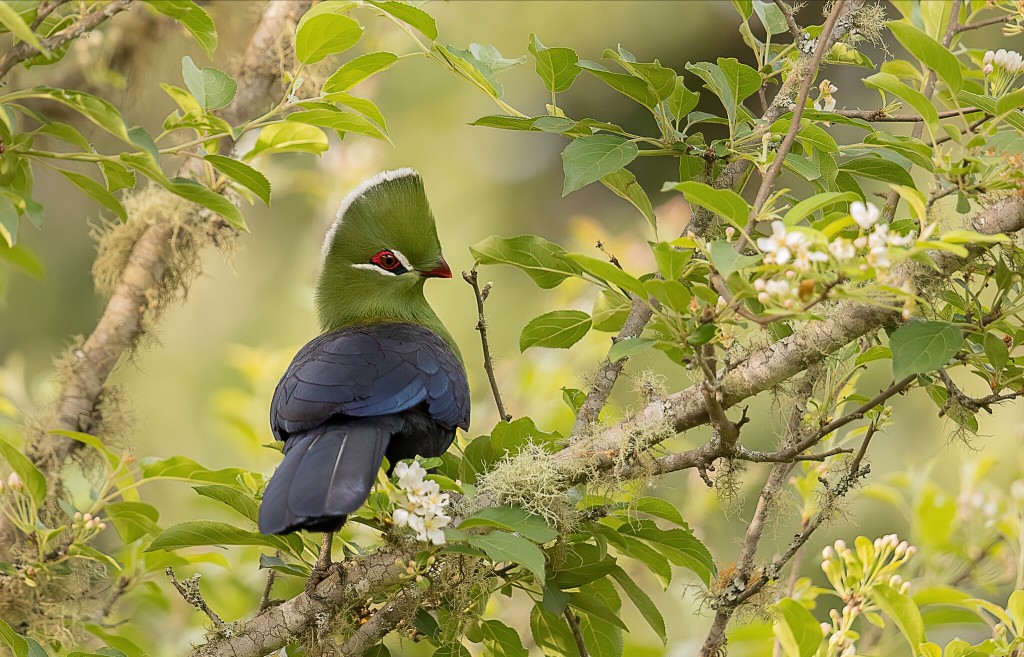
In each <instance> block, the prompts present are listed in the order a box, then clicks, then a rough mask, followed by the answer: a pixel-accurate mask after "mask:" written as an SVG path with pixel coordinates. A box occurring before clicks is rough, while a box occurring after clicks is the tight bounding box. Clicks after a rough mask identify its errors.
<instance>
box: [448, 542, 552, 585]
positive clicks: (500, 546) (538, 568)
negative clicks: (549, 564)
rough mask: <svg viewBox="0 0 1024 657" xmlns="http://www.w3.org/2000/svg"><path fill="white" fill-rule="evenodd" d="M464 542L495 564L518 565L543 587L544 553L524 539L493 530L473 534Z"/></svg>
mask: <svg viewBox="0 0 1024 657" xmlns="http://www.w3.org/2000/svg"><path fill="white" fill-rule="evenodd" d="M466 542H467V543H469V544H470V545H471V546H473V547H475V548H479V549H481V550H483V551H484V554H486V555H487V556H488V557H489V558H490V559H491V561H493V562H495V563H498V562H501V561H506V562H510V563H517V564H520V565H521V566H523V567H524V568H526V569H527V570H529V571H530V572H531V573H533V575H534V576H535V577H536V578H537V582H538V583H539V584H541V585H542V586H543V584H544V553H543V552H541V550H540V548H539V547H537V546H536V545H534V544H533V543H531V542H530V541H528V540H526V539H525V538H522V537H520V536H516V535H514V534H509V533H507V532H503V531H500V530H495V531H492V532H490V533H489V534H484V535H483V536H480V535H477V534H473V535H471V536H470V537H469V538H468V539H466Z"/></svg>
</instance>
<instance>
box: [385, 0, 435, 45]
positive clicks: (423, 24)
mask: <svg viewBox="0 0 1024 657" xmlns="http://www.w3.org/2000/svg"><path fill="white" fill-rule="evenodd" d="M369 2H370V4H371V5H373V6H374V7H377V8H378V9H380V10H382V11H386V12H387V13H389V14H391V15H392V16H394V17H395V18H397V19H398V20H400V21H402V22H403V23H408V24H409V25H411V26H412V27H414V28H415V29H416V30H418V31H419V32H420V33H422V34H423V35H424V36H426V37H427V38H428V39H430V40H431V41H433V40H434V39H436V38H437V23H436V22H435V21H434V18H433V17H432V16H431V15H430V14H428V13H427V12H425V11H423V10H422V9H420V8H418V7H413V6H412V5H409V4H406V3H404V2H393V1H391V0H369Z"/></svg>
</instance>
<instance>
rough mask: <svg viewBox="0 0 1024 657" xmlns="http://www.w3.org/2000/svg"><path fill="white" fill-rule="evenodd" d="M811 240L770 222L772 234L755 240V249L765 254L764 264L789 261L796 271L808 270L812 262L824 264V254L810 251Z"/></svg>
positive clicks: (776, 222)
mask: <svg viewBox="0 0 1024 657" xmlns="http://www.w3.org/2000/svg"><path fill="white" fill-rule="evenodd" d="M812 246H813V244H812V242H811V240H810V239H809V238H808V237H807V236H806V235H804V234H803V233H801V232H799V231H787V230H786V225H785V224H784V223H782V222H781V221H778V220H776V221H773V222H772V234H771V235H769V236H768V237H759V238H757V248H759V249H761V250H762V251H764V252H765V257H764V262H765V264H769V265H771V264H776V265H784V264H786V263H787V262H789V261H790V260H792V261H793V265H794V266H795V267H796V268H797V269H801V270H804V271H806V270H808V269H810V268H811V263H813V262H824V261H825V260H827V259H828V257H827V256H826V255H825V254H824V253H819V252H816V251H812V250H811V247H812Z"/></svg>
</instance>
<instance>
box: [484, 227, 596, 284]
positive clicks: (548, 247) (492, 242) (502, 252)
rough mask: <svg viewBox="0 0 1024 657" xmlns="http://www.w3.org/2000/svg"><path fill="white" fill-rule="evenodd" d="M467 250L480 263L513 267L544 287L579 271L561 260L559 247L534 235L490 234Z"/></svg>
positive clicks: (560, 248)
mask: <svg viewBox="0 0 1024 657" xmlns="http://www.w3.org/2000/svg"><path fill="white" fill-rule="evenodd" d="M469 252H470V253H471V254H473V257H474V258H476V259H477V261H479V262H480V263H481V264H485V265H494V264H503V265H512V266H513V267H517V268H519V269H521V270H523V271H524V272H526V274H527V275H528V276H529V277H530V278H531V279H533V282H534V283H536V284H537V286H538V287H540V288H543V289H545V290H546V289H550V288H553V287H555V286H556V285H558V284H559V283H561V282H562V281H564V280H565V279H566V278H569V277H570V276H577V275H579V273H580V268H579V267H577V266H576V265H575V264H574V263H572V262H571V261H568V260H566V259H565V257H564V256H565V255H566V253H565V250H564V249H562V247H560V246H558V245H557V244H555V243H553V242H549V241H547V240H546V239H544V238H542V237H537V236H536V235H519V236H518V237H497V236H493V235H492V236H491V237H488V238H487V239H485V240H483V241H481V242H477V243H476V244H474V245H473V246H471V247H469Z"/></svg>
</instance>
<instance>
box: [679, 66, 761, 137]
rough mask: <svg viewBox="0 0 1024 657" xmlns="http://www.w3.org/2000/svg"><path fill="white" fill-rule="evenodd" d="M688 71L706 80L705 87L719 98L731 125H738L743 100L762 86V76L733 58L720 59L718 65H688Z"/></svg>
mask: <svg viewBox="0 0 1024 657" xmlns="http://www.w3.org/2000/svg"><path fill="white" fill-rule="evenodd" d="M686 69H687V70H688V71H691V72H693V73H694V74H695V75H697V76H699V77H700V78H701V79H702V80H704V86H705V87H706V88H707V89H708V90H709V91H711V93H713V94H715V95H716V96H718V98H719V100H720V101H721V102H722V106H723V107H725V112H726V115H727V116H728V117H729V123H730V125H731V124H735V123H736V117H737V115H738V114H739V113H740V111H741V107H742V102H743V100H744V99H746V98H747V97H749V96H750V95H751V94H753V93H756V92H757V90H758V88H759V87H760V86H761V75H760V74H759V73H758V72H757V71H755V70H754V69H753V68H751V67H749V66H747V65H746V64H741V63H740V62H739V61H738V60H736V59H733V58H729V59H723V58H721V57H719V58H718V64H717V65H715V64H711V63H709V62H697V63H694V64H687V65H686Z"/></svg>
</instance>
